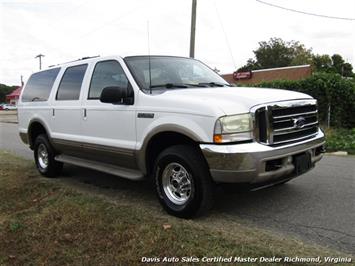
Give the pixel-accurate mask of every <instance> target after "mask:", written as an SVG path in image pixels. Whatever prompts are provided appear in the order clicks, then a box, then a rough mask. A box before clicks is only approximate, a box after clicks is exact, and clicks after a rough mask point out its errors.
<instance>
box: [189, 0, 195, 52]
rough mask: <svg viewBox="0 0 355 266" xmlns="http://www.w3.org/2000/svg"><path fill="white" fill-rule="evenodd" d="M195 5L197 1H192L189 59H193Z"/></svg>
mask: <svg viewBox="0 0 355 266" xmlns="http://www.w3.org/2000/svg"><path fill="white" fill-rule="evenodd" d="M196 5H197V0H192V13H191V35H190V57H191V58H194V57H195V32H196Z"/></svg>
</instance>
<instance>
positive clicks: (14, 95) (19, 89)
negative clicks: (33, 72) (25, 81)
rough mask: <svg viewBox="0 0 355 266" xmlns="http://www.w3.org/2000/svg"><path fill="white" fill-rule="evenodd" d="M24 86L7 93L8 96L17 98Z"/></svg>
mask: <svg viewBox="0 0 355 266" xmlns="http://www.w3.org/2000/svg"><path fill="white" fill-rule="evenodd" d="M21 90H22V87H20V86H18V87H17V88H16V89H15V90H13V91H12V92H11V93H10V94H8V95H6V98H15V97H19V96H20V94H21Z"/></svg>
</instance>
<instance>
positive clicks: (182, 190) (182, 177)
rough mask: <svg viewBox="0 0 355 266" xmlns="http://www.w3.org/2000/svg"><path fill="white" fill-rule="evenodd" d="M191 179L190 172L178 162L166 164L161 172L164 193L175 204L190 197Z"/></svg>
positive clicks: (180, 203)
mask: <svg viewBox="0 0 355 266" xmlns="http://www.w3.org/2000/svg"><path fill="white" fill-rule="evenodd" d="M191 181H192V179H191V176H190V174H189V173H188V172H187V170H186V169H185V168H184V167H183V166H182V165H181V164H178V163H170V164H168V165H167V166H166V167H165V169H164V171H163V174H162V183H163V188H164V192H165V195H166V196H167V197H168V198H169V200H171V201H172V202H173V203H174V204H177V205H183V204H185V203H186V202H187V201H188V199H189V198H190V196H191V190H192V184H191Z"/></svg>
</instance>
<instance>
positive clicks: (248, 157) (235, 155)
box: [200, 130, 325, 185]
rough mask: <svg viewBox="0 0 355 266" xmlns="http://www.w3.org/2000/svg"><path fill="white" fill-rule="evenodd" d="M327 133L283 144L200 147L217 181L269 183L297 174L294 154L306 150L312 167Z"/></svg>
mask: <svg viewBox="0 0 355 266" xmlns="http://www.w3.org/2000/svg"><path fill="white" fill-rule="evenodd" d="M324 143H325V138H324V133H323V132H322V131H321V130H319V131H318V134H317V135H316V136H315V137H313V138H312V139H308V140H304V141H301V142H298V143H293V144H289V145H285V146H280V147H270V146H267V145H263V144H260V143H256V142H252V143H245V144H231V145H214V144H201V145H200V148H201V150H202V153H203V154H204V156H205V158H206V160H207V163H208V165H209V168H210V173H211V176H212V178H213V180H214V181H215V182H217V183H248V184H255V185H258V184H267V183H276V182H278V181H279V180H284V179H290V178H293V177H296V176H297V175H296V174H295V167H294V164H293V162H292V156H293V155H296V154H300V153H304V152H307V153H309V154H310V156H311V161H312V166H314V165H315V163H316V162H318V161H319V160H320V159H321V158H322V156H323V155H322V151H323V146H324Z"/></svg>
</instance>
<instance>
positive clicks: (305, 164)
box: [293, 152, 312, 175]
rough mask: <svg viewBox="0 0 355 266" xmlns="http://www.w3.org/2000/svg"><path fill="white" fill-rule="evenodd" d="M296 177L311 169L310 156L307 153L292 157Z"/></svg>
mask: <svg viewBox="0 0 355 266" xmlns="http://www.w3.org/2000/svg"><path fill="white" fill-rule="evenodd" d="M293 164H294V166H295V173H296V175H301V174H304V173H305V172H307V171H308V170H309V169H311V168H312V161H311V154H310V153H309V152H305V153H301V154H298V155H295V156H293Z"/></svg>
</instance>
